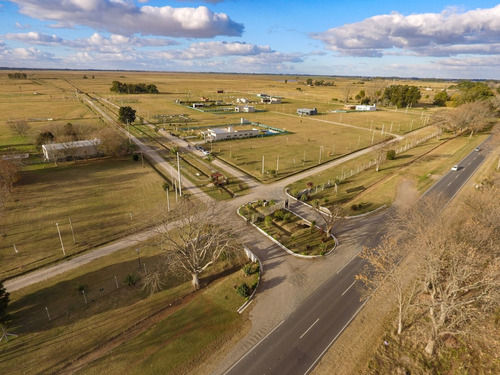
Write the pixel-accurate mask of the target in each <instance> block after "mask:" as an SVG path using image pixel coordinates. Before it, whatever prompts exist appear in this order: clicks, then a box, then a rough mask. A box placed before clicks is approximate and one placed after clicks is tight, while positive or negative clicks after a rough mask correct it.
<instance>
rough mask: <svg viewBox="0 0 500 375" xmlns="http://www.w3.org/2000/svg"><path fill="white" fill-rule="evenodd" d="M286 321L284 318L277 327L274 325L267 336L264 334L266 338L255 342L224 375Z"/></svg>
mask: <svg viewBox="0 0 500 375" xmlns="http://www.w3.org/2000/svg"><path fill="white" fill-rule="evenodd" d="M284 322H285V321H284V320H282V321H281V323H279V324H278V325H277V326H276V327H274V328H273V329H272V331H271V332H269V333H268V334H267V335H265V336H264V338H263V339H262V340H260V341H259V342H258V343H257V344H255V346H254V347H253V348H252V349H250V350H249V351H248V352H246V353H245V355H244V356H243V357H241V358H240V359H238V361H237V362H236V363H235V364H234V365H232V366H231V367H230V368H228V369H227V371H226V372H225V373H224V374H222V375H226V374H227V373H228V372H229V371H231V370H232V369H233V368H234V367H235V366H236V365H237V364H238V363H240V362H241V361H243V359H245V357H246V356H247V355H249V354H250V353H251V352H253V350H254V349H255V348H256V347H257V346H259V345H260V344H261V343H262V342H263V341H264V340H265V339H267V337H268V336H269V335H270V334H271V333H273V332H274V331H276V329H278V327H279V326H280V325H282V324H283V323H284Z"/></svg>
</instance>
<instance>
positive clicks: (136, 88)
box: [109, 81, 159, 94]
mask: <svg viewBox="0 0 500 375" xmlns="http://www.w3.org/2000/svg"><path fill="white" fill-rule="evenodd" d="M109 90H110V91H111V92H117V93H120V94H158V93H159V91H158V88H157V87H156V85H154V84H152V83H150V84H145V83H123V82H120V81H113V83H112V85H111V88H110V89H109Z"/></svg>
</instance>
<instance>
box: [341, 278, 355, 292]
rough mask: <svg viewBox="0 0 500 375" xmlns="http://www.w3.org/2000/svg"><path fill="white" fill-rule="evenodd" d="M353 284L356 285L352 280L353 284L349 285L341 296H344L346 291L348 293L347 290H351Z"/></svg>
mask: <svg viewBox="0 0 500 375" xmlns="http://www.w3.org/2000/svg"><path fill="white" fill-rule="evenodd" d="M355 283H356V280H354V282H353V283H352V284H351V285H349V288H347V289H346V290H344V293H342V295H344V294H346V293H347V291H348V290H349V289H351V288H352V286H353V285H354V284H355Z"/></svg>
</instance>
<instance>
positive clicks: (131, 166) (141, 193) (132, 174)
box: [0, 158, 175, 279]
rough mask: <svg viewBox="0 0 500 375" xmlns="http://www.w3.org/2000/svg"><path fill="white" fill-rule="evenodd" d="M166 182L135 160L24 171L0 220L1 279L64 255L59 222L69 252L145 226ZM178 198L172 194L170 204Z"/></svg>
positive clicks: (162, 200)
mask: <svg viewBox="0 0 500 375" xmlns="http://www.w3.org/2000/svg"><path fill="white" fill-rule="evenodd" d="M162 183H163V180H162V179H161V178H160V177H159V176H158V175H157V174H156V172H154V171H153V170H152V169H151V168H150V167H149V166H146V167H145V168H143V167H142V166H141V163H140V162H134V161H132V159H131V158H127V159H123V160H107V159H103V160H93V161H79V162H78V163H73V162H69V163H63V164H59V166H58V167H57V168H56V167H53V165H52V164H51V165H45V168H39V169H33V170H26V171H23V173H22V180H21V181H20V183H18V184H17V185H16V186H15V187H14V190H13V193H12V197H13V199H14V200H13V201H10V200H8V201H7V202H6V206H5V209H4V210H3V212H2V216H1V218H0V220H1V228H2V229H1V238H0V256H1V259H2V261H1V262H0V279H5V278H8V277H12V276H15V275H16V274H19V273H22V272H26V271H29V270H30V269H34V268H37V267H40V266H43V265H45V264H49V263H52V262H56V261H59V260H61V259H62V258H63V253H62V248H61V244H60V241H59V237H58V232H57V227H56V222H57V223H58V224H59V228H60V231H61V236H62V239H63V244H64V247H65V251H66V255H67V256H72V255H75V254H77V253H79V252H81V251H85V250H88V249H91V248H94V247H97V246H99V245H102V244H104V243H108V242H110V241H112V240H114V239H117V238H121V237H123V236H125V235H127V234H130V233H131V232H132V231H135V230H138V229H140V228H144V227H145V226H147V225H149V224H150V220H149V219H150V218H151V215H152V213H154V212H156V211H157V210H158V209H159V208H160V207H162V206H163V205H165V204H166V194H165V192H164V191H163V189H162ZM174 199H175V197H173V194H172V196H171V197H170V200H171V203H172V205H173V204H174V203H175V200H174ZM131 215H132V219H131ZM70 219H71V222H72V225H73V229H74V234H75V240H76V243H73V236H72V232H71V226H70V223H69V220H70ZM14 245H16V248H17V250H18V254H17V255H16V253H15V252H14V248H13V246H14ZM21 266H22V268H21Z"/></svg>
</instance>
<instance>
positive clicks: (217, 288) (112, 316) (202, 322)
mask: <svg viewBox="0 0 500 375" xmlns="http://www.w3.org/2000/svg"><path fill="white" fill-rule="evenodd" d="M153 244H154V243H153V242H148V243H140V244H136V245H134V246H131V247H130V248H126V249H123V250H122V251H120V252H118V253H115V254H113V255H109V256H106V257H103V258H100V259H98V260H95V261H93V262H91V263H89V264H87V265H86V266H85V267H82V268H80V269H77V270H74V271H71V272H68V273H65V274H61V275H58V276H56V277H54V278H52V279H50V280H47V281H44V282H42V283H40V284H36V285H33V286H30V287H28V288H24V289H22V290H19V291H16V292H13V293H12V294H11V304H10V308H9V313H10V314H11V317H12V319H11V321H10V322H9V324H8V329H9V331H10V332H14V333H16V334H18V337H17V338H15V339H12V340H10V341H9V342H8V343H3V342H2V350H1V351H0V363H1V364H2V370H3V371H4V372H5V373H9V372H10V373H19V374H35V373H44V374H46V373H51V374H54V373H64V374H66V373H83V374H93V373H103V369H104V368H105V371H104V372H106V373H108V374H123V372H124V367H126V368H127V372H129V373H141V374H144V373H158V372H159V371H160V372H161V373H162V374H187V373H190V370H191V369H192V368H193V367H194V366H196V365H197V364H198V362H197V361H200V360H202V359H203V358H205V357H206V356H207V355H208V354H209V353H210V352H211V351H213V350H216V349H217V348H218V347H219V346H220V345H221V344H222V343H223V342H225V341H226V340H227V339H229V338H230V337H232V336H234V335H239V334H241V333H242V332H244V328H243V327H245V321H246V315H240V314H238V313H237V312H236V310H237V308H238V307H240V306H241V305H242V304H243V302H244V299H243V298H242V297H241V296H239V295H238V294H237V293H236V291H235V289H234V288H233V285H239V284H240V283H242V282H246V283H249V284H250V285H251V284H252V283H254V282H255V280H256V277H257V275H256V274H255V275H252V276H251V277H245V276H244V274H243V272H242V271H241V270H240V268H241V263H239V262H240V259H235V260H233V261H226V262H222V263H220V264H218V265H217V266H215V267H211V268H209V269H208V270H207V272H206V273H205V274H203V275H202V276H203V277H202V278H201V283H202V285H205V286H206V287H205V289H204V290H203V291H200V292H196V293H193V292H192V287H191V283H190V282H189V281H186V280H185V279H184V278H175V277H171V278H170V279H168V280H167V282H166V284H165V290H163V291H161V292H159V293H155V294H154V295H151V296H148V294H147V293H146V292H144V291H141V288H140V285H139V284H137V285H135V286H129V285H126V284H125V283H124V279H125V277H126V275H128V274H132V275H139V276H140V275H141V273H142V266H143V265H144V264H146V265H147V267H152V266H153V264H155V263H156V262H158V256H159V254H158V250H157V248H156V247H155V246H153ZM136 246H140V249H141V256H140V261H141V263H140V266H139V264H138V258H137V254H136V251H135V248H136ZM115 276H116V279H115ZM222 276H226V277H224V278H223V277H222ZM220 278H222V281H220V282H219V281H214V279H220ZM117 284H118V288H117ZM82 290H84V291H85V297H84V296H83V294H82ZM85 301H87V303H85ZM45 308H47V310H46V309H45ZM47 311H48V314H50V318H51V319H50V320H49V319H48V315H47ZM207 316H209V317H212V318H211V319H208V320H207V319H205V317H207ZM201 332H203V334H202V335H200V333H201ZM152 337H156V339H152ZM179 347H182V348H183V350H178V348H179ZM131 348H133V350H132V351H131ZM117 359H119V360H117ZM65 366H70V367H66V368H65V369H63V368H64V367H65Z"/></svg>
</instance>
